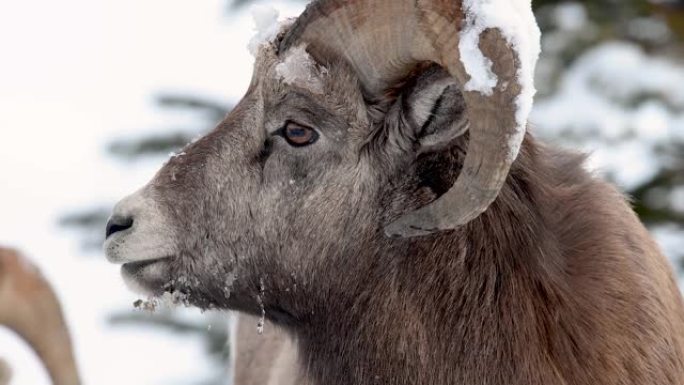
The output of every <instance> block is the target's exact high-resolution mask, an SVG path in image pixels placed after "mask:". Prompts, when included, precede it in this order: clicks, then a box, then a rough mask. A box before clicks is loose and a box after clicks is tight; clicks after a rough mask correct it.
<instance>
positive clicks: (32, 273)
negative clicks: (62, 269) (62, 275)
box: [0, 247, 80, 385]
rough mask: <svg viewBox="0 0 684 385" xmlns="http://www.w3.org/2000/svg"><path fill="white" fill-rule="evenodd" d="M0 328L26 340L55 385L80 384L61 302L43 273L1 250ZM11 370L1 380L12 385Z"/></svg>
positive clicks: (2, 373)
mask: <svg viewBox="0 0 684 385" xmlns="http://www.w3.org/2000/svg"><path fill="white" fill-rule="evenodd" d="M0 325H3V326H6V327H8V328H9V329H10V330H12V331H14V332H16V333H17V334H18V335H19V336H20V337H21V338H22V339H24V340H25V341H26V342H27V343H28V344H29V345H30V346H31V348H32V349H33V350H34V351H35V352H36V354H37V355H38V357H39V358H40V360H41V361H42V362H43V364H44V365H45V367H46V369H47V371H48V374H49V375H50V378H51V380H52V382H53V384H55V385H78V384H80V380H79V375H78V371H77V369H76V360H75V359H74V353H73V350H72V345H71V340H70V338H69V331H68V328H67V325H66V323H65V322H64V317H63V315H62V310H61V306H60V304H59V300H58V299H57V296H56V295H55V293H54V291H53V290H52V288H51V287H50V284H49V283H48V282H47V281H46V280H45V278H44V277H43V275H42V274H41V273H40V271H39V270H38V269H37V268H36V267H35V266H34V265H33V264H31V263H30V262H29V261H28V260H27V259H26V258H24V257H23V256H21V255H19V253H17V252H16V251H14V250H9V249H4V248H1V247H0ZM9 377H10V373H9V367H8V366H7V365H5V368H4V369H3V368H2V366H0V379H3V378H4V379H5V380H6V381H9Z"/></svg>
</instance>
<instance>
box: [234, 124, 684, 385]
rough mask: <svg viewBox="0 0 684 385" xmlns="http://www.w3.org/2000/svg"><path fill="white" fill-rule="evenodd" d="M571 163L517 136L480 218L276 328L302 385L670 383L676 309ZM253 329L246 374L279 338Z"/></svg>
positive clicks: (605, 191)
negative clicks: (300, 319) (349, 300)
mask: <svg viewBox="0 0 684 385" xmlns="http://www.w3.org/2000/svg"><path fill="white" fill-rule="evenodd" d="M582 161H583V158H582V157H579V156H574V155H568V154H565V153H562V152H559V151H557V150H551V149H548V148H546V147H545V146H543V145H541V144H539V143H536V142H535V141H534V140H532V139H531V138H530V137H528V138H527V140H526V142H525V145H524V151H523V153H522V154H521V156H520V158H519V159H518V161H517V162H516V165H515V167H514V170H513V172H512V174H511V176H510V177H509V180H508V183H507V184H506V187H505V189H504V191H503V192H502V194H501V196H500V197H499V198H498V199H497V201H496V202H495V204H494V205H493V206H492V207H491V208H490V209H489V210H488V211H487V212H486V213H485V214H484V215H483V216H482V217H480V218H478V219H477V220H475V221H474V222H472V223H471V224H469V225H468V226H466V227H465V228H463V229H462V230H458V231H455V232H451V233H448V234H444V235H442V236H440V237H437V238H435V239H432V240H429V241H427V240H426V241H425V242H415V243H414V242H411V243H412V244H407V245H406V247H409V248H410V252H408V253H406V255H405V256H402V257H400V256H397V260H396V262H395V263H396V266H393V268H392V269H389V268H388V269H386V270H387V271H386V273H387V274H390V275H385V276H382V277H378V276H373V275H372V274H369V275H367V276H357V275H354V274H350V275H348V277H349V278H348V279H352V280H353V282H347V283H346V286H360V291H359V292H358V297H357V298H355V299H354V303H355V305H353V306H352V307H351V308H347V307H345V308H342V307H339V308H337V307H336V302H337V301H328V303H327V306H329V308H328V309H326V312H325V315H320V316H319V317H320V319H318V320H317V321H318V322H316V323H315V324H308V325H296V326H294V327H293V328H292V329H291V330H290V332H291V333H293V335H295V336H301V341H300V344H299V350H300V351H301V352H302V353H303V354H302V356H301V358H300V359H301V360H302V363H303V367H304V368H307V369H306V370H305V371H304V373H305V375H304V376H303V377H305V378H308V381H309V382H308V383H312V384H361V383H363V384H367V383H368V384H369V383H378V384H399V383H401V384H521V385H522V384H525V385H536V384H539V385H542V384H568V385H570V384H572V385H597V384H601V385H627V384H633V385H637V384H663V385H664V384H681V383H684V309H683V308H682V301H681V297H680V294H679V290H678V288H677V285H676V284H675V281H674V279H673V277H672V272H671V269H670V267H669V265H668V263H667V262H666V260H665V258H664V257H663V256H662V255H661V253H660V252H659V250H658V246H657V245H656V244H655V243H654V242H653V241H652V240H651V238H650V236H649V235H648V233H647V232H646V230H645V229H644V228H643V225H642V224H641V223H640V222H639V221H638V219H637V218H636V216H635V215H634V213H633V212H632V210H631V209H630V208H629V206H628V205H627V203H626V201H625V198H624V197H623V196H622V194H620V193H619V192H617V191H616V190H615V189H614V188H613V187H612V186H610V185H608V184H606V183H604V182H601V181H598V180H596V179H595V178H593V177H591V176H590V175H588V174H587V173H586V172H585V171H583V170H582ZM400 254H401V255H404V253H400ZM376 268H377V267H376ZM378 273H379V274H382V272H378ZM254 322H255V321H254ZM254 322H252V321H247V322H243V323H245V324H247V325H248V326H247V328H248V329H242V330H241V332H240V339H239V340H238V349H239V351H240V354H242V347H241V346H240V341H242V343H245V342H246V341H251V342H250V344H251V345H252V347H251V349H252V350H251V352H252V353H251V354H254V352H255V350H254V349H255V346H256V348H257V349H260V351H261V352H263V353H265V352H269V353H270V354H271V356H270V357H266V356H261V357H257V358H254V355H252V358H251V365H252V366H251V368H254V367H255V366H254V365H256V367H259V368H260V370H263V369H264V367H268V366H269V365H270V363H273V362H274V361H275V358H274V357H273V356H274V352H276V351H280V350H281V349H282V345H283V338H285V337H284V336H281V337H279V338H275V340H270V339H267V340H260V339H259V337H258V336H256V335H255V332H254V331H253V330H254V329H253V328H254V324H255V323H254ZM269 338H274V337H273V336H271V337H269ZM242 359H244V356H242V355H240V356H239V358H238V365H237V375H238V377H237V379H238V381H237V382H236V384H238V385H241V384H256V383H261V382H249V381H246V380H244V378H248V377H249V376H250V375H253V374H254V372H255V371H254V370H253V369H250V367H249V366H243V365H241V364H240V363H241V362H242V361H241V360H242ZM282 380H283V382H282V383H288V381H291V379H290V378H283V379H282ZM300 381H301V380H300ZM263 383H265V382H263ZM299 383H302V382H299Z"/></svg>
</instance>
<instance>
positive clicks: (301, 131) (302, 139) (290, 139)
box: [280, 122, 318, 147]
mask: <svg viewBox="0 0 684 385" xmlns="http://www.w3.org/2000/svg"><path fill="white" fill-rule="evenodd" d="M280 135H281V136H282V137H283V138H285V140H286V141H287V143H289V144H290V146H293V147H302V146H308V145H310V144H313V143H315V142H316V141H317V140H318V132H316V130H314V129H313V128H310V127H306V126H302V125H301V124H297V123H294V122H287V123H286V124H285V127H283V128H282V130H281V132H280Z"/></svg>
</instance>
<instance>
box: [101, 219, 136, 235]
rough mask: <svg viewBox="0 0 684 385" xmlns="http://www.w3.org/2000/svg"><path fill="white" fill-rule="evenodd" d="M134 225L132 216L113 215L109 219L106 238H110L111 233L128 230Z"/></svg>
mask: <svg viewBox="0 0 684 385" xmlns="http://www.w3.org/2000/svg"><path fill="white" fill-rule="evenodd" d="M131 227H133V218H131V217H118V216H116V217H112V218H110V219H109V221H107V229H106V231H105V232H106V235H105V238H109V236H110V235H112V234H114V233H118V232H119V231H124V230H128V229H130V228H131Z"/></svg>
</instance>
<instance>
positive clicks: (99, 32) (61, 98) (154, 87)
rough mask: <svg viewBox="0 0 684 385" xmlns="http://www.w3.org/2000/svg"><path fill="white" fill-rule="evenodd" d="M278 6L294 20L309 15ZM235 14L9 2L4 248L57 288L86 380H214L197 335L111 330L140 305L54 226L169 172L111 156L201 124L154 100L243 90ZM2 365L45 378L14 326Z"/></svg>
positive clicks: (245, 69) (2, 88) (1, 157)
mask: <svg viewBox="0 0 684 385" xmlns="http://www.w3.org/2000/svg"><path fill="white" fill-rule="evenodd" d="M273 3H274V5H275V6H276V7H277V8H279V9H280V10H282V11H283V14H284V15H286V16H294V15H296V14H298V13H299V11H300V10H301V8H302V6H301V5H294V6H293V5H289V4H288V3H284V2H282V1H281V2H273ZM226 9H227V0H205V1H188V0H185V1H183V0H145V1H140V0H136V1H133V0H118V1H104V0H98V1H93V0H62V1H58V2H56V1H52V0H5V1H1V2H0V244H3V245H9V246H13V247H17V248H20V249H21V250H23V251H24V252H25V253H26V254H28V255H29V256H30V257H31V258H33V259H34V261H35V262H36V263H37V264H38V265H39V266H40V267H41V269H42V270H43V271H44V273H45V274H46V275H47V276H48V277H49V278H50V279H51V281H52V282H53V283H54V286H56V289H57V291H58V294H59V295H60V296H61V297H62V301H63V305H64V308H65V313H66V316H67V318H68V321H69V322H70V324H71V328H72V333H73V334H74V341H75V344H76V350H77V355H78V360H79V364H80V368H81V372H82V375H83V378H84V382H85V383H87V384H169V383H178V382H179V380H183V379H187V380H190V381H192V380H199V379H201V378H202V376H203V375H204V374H206V373H207V372H208V371H209V368H208V367H207V365H208V364H207V363H206V360H205V359H204V356H203V351H202V350H203V346H202V345H201V343H200V341H199V340H198V339H195V338H192V337H182V336H181V337H179V336H177V335H172V334H167V333H165V332H160V331H151V330H150V329H140V328H124V327H116V328H111V327H109V326H108V325H106V316H107V314H109V313H110V312H111V311H112V310H114V309H117V308H118V309H129V308H130V309H132V306H131V305H130V304H131V303H132V302H133V301H134V300H135V299H136V297H135V296H134V295H133V294H130V293H129V292H128V291H127V290H126V289H125V288H124V286H123V284H122V283H121V279H120V278H119V273H118V268H117V267H116V266H113V265H109V264H108V263H107V262H106V261H105V260H104V257H103V256H102V255H101V253H98V254H97V255H95V256H90V257H86V256H84V255H83V253H82V252H81V251H80V250H79V249H78V245H77V242H76V240H75V239H74V238H73V237H71V236H70V235H69V234H68V233H65V232H63V231H61V230H60V229H59V228H58V227H57V226H56V225H55V222H56V220H57V218H58V216H59V215H60V214H63V213H65V212H69V210H70V209H72V208H78V207H83V206H90V205H97V204H109V203H112V202H115V201H116V200H118V199H120V198H122V197H123V196H124V195H126V194H127V193H130V192H131V191H133V190H134V189H135V188H136V187H138V186H140V185H142V184H143V183H144V182H145V181H147V180H148V179H149V178H150V177H151V175H152V174H153V173H154V171H155V170H156V169H157V168H158V167H159V164H160V162H161V160H159V159H157V160H152V161H147V162H143V165H142V166H140V165H138V164H136V165H135V168H133V166H132V165H131V164H122V163H118V162H113V161H111V160H109V159H107V157H106V156H105V155H104V154H103V148H104V146H105V145H106V144H107V143H108V142H109V141H110V140H111V139H112V138H122V137H127V136H131V135H134V136H137V135H141V132H140V130H141V129H147V128H148V127H164V126H167V125H169V126H175V125H176V124H178V123H179V122H178V121H179V120H180V121H181V122H184V121H191V120H189V119H188V117H187V116H174V115H170V114H169V113H168V112H164V113H163V114H162V113H161V112H160V111H159V110H158V109H156V108H155V107H154V103H153V100H154V96H155V95H157V94H159V93H160V92H164V91H173V92H182V93H187V94H192V95H196V96H206V97H210V98H215V99H217V100H224V101H226V102H227V101H235V100H237V99H239V98H240V96H241V95H242V94H243V92H244V91H246V89H247V85H248V83H249V80H250V77H251V71H252V68H251V67H252V62H253V58H252V57H251V55H250V54H249V52H248V51H247V49H246V45H247V43H248V42H249V39H250V37H251V36H252V34H253V32H252V29H253V28H252V21H251V17H250V16H249V12H247V10H245V12H241V13H240V14H239V15H238V16H237V17H234V18H233V17H230V18H229V17H228V16H227V12H226ZM179 125H182V123H181V124H179ZM0 357H4V358H5V359H6V360H8V361H9V362H10V363H11V365H12V366H13V368H14V371H15V378H14V382H13V384H17V385H23V384H30V385H40V384H47V383H48V382H47V379H46V376H45V374H44V372H43V369H42V367H41V366H40V364H39V363H38V361H37V360H36V359H35V357H34V356H33V354H32V352H30V350H29V349H28V348H27V347H26V346H25V345H24V344H23V343H21V342H20V341H19V340H18V339H16V338H15V337H14V336H12V335H11V334H9V333H8V332H6V331H4V330H0ZM188 382H189V381H188Z"/></svg>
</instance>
